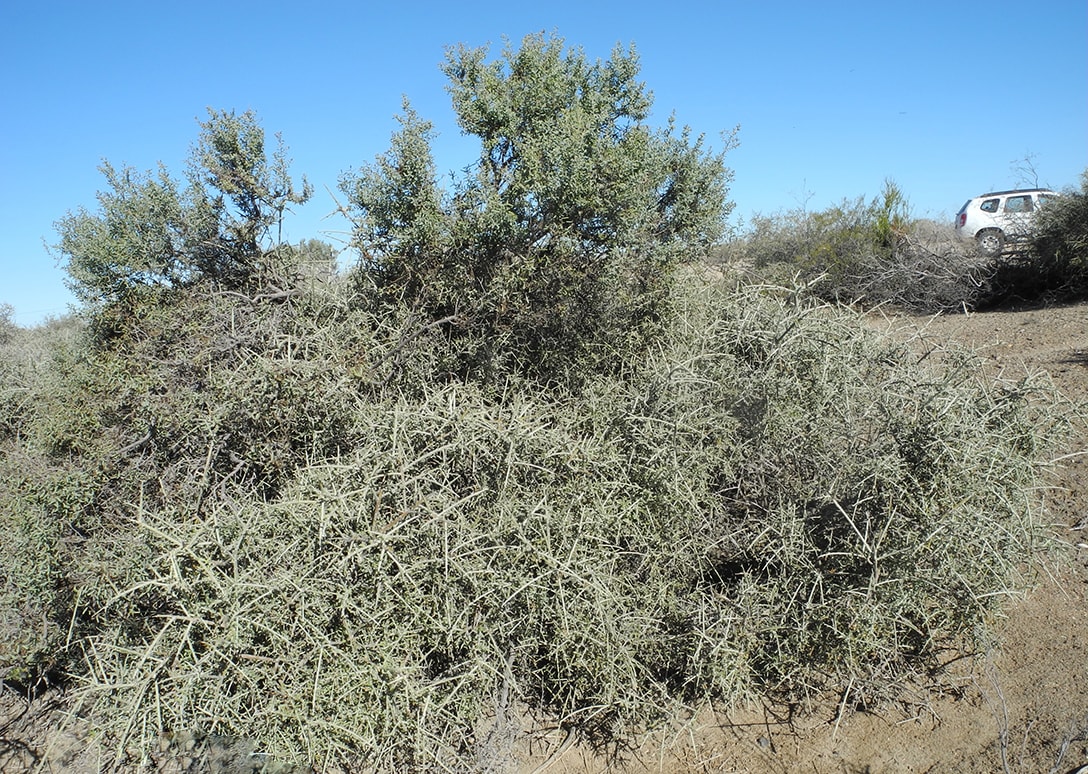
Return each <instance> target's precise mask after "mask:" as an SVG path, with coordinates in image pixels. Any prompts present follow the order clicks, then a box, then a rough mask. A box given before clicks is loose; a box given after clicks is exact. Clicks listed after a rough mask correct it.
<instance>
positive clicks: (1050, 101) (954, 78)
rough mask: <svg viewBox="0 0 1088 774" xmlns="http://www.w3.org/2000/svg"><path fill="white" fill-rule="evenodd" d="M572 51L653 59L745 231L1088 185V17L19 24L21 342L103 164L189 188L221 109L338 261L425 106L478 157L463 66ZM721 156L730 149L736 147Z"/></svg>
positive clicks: (8, 160) (123, 16)
mask: <svg viewBox="0 0 1088 774" xmlns="http://www.w3.org/2000/svg"><path fill="white" fill-rule="evenodd" d="M539 31H549V32H550V31H555V32H557V33H558V34H559V35H560V36H562V37H563V38H565V39H566V42H567V43H568V44H569V45H577V46H581V47H582V48H583V49H584V50H585V51H586V53H587V54H588V55H589V56H590V57H593V58H597V57H601V58H603V57H607V56H608V54H609V53H610V51H611V50H612V48H613V46H614V45H615V44H616V43H622V44H624V45H626V44H628V43H634V44H635V45H636V47H637V49H638V51H639V53H640V55H641V58H642V66H643V71H642V75H643V78H644V80H645V81H646V83H647V85H648V86H649V87H650V89H651V90H652V91H653V92H654V96H655V104H654V114H653V116H652V120H653V121H654V122H655V123H661V124H663V123H664V122H665V121H666V119H667V118H668V116H669V114H670V113H671V112H675V114H676V116H677V119H678V121H679V122H680V123H681V124H688V125H690V126H691V127H692V128H693V129H694V130H695V131H696V132H701V133H705V134H706V135H707V137H708V138H709V139H711V140H714V141H715V142H719V139H718V138H719V135H720V132H721V131H722V130H726V129H729V128H731V127H733V126H734V125H737V124H739V125H740V127H741V130H740V135H739V137H740V143H741V144H740V147H739V148H737V149H736V150H734V151H732V152H731V153H730V154H729V155H728V157H727V161H728V164H729V165H730V166H731V167H732V168H733V170H734V171H735V173H736V177H735V180H734V183H733V186H732V189H731V194H732V198H733V199H734V201H735V202H736V205H737V208H736V211H735V214H734V216H733V218H732V222H733V223H734V224H738V223H740V222H742V221H743V220H744V219H746V218H747V217H750V215H751V214H752V213H753V212H764V213H770V212H774V211H777V210H780V209H788V208H792V207H796V206H798V205H800V204H802V203H803V204H806V205H807V206H808V207H809V209H817V208H820V207H823V206H827V205H830V204H833V203H835V202H838V201H840V200H842V199H843V198H846V197H850V198H853V197H856V196H859V195H865V196H866V197H871V196H873V195H875V194H876V193H877V192H878V191H879V189H880V188H881V185H882V183H883V181H884V179H885V178H891V179H893V180H895V181H896V182H897V183H898V184H899V185H900V187H901V188H902V189H903V190H904V191H905V193H906V194H907V196H908V198H909V199H910V202H911V205H912V207H913V211H914V213H915V214H916V215H918V216H929V217H938V218H950V217H951V216H952V214H953V213H954V212H955V211H956V210H957V209H958V208H959V207H960V205H961V204H962V203H963V202H964V201H965V200H966V199H967V198H969V197H970V196H973V195H976V194H978V193H981V192H983V191H986V190H992V189H997V188H1004V187H1014V186H1015V185H1016V184H1018V183H1022V182H1023V181H1022V180H1021V179H1019V178H1018V175H1017V173H1016V171H1015V169H1014V166H1015V162H1016V160H1018V159H1023V158H1025V157H1026V156H1029V155H1030V156H1031V157H1033V159H1034V164H1035V168H1036V171H1037V173H1038V178H1039V182H1040V183H1042V184H1046V185H1049V186H1052V187H1056V188H1063V187H1066V186H1071V185H1077V184H1078V183H1079V176H1080V173H1081V172H1082V171H1083V170H1084V169H1085V168H1086V167H1088V2H1085V0H1046V1H1045V2H1039V3H1028V2H1025V1H1024V0H1020V1H1019V2H1009V1H1008V0H990V2H987V3H970V2H966V3H949V2H944V1H943V0H941V1H940V2H937V1H932V2H931V1H929V0H918V1H916V2H912V3H879V2H872V1H871V0H869V1H868V2H834V0H828V2H824V3H812V2H755V0H749V2H729V1H727V0H718V1H717V2H703V1H702V0H700V1H699V2H675V3H662V2H656V3H643V2H639V0H622V1H620V0H606V1H605V2H594V1H593V0H577V1H576V2H575V1H572V0H551V1H550V2H534V3H518V2H510V0H504V2H494V1H493V0H487V2H460V3H455V2H449V1H448V0H443V1H442V2H433V1H432V0H415V1H414V2H404V3H392V2H383V3H374V2H366V1H365V0H355V1H354V2H322V0H313V1H312V2H308V3H302V2H291V3H279V2H276V1H275V0H266V1H265V2H251V1H250V0H217V2H207V1H206V0H186V2H171V3H165V2H164V3H160V2H154V1H153V0H141V2H114V1H112V0H100V1H99V2H94V3H92V2H50V1H49V0H5V1H4V2H3V3H2V5H0V79H2V81H0V82H2V84H3V88H2V92H0V93H2V94H3V113H2V115H0V127H2V128H0V181H2V183H3V184H2V186H0V231H2V235H0V303H9V304H12V305H13V306H14V307H15V310H16V315H15V320H16V322H18V323H19V324H21V325H32V324H36V323H38V322H40V321H41V320H42V319H43V318H44V317H45V316H47V315H59V314H63V313H64V312H65V311H66V309H67V305H68V303H70V301H71V297H70V295H69V294H68V292H67V290H66V289H65V287H64V284H63V276H64V275H63V272H62V271H61V270H60V269H59V268H58V267H57V265H56V264H57V258H56V256H54V255H51V254H50V253H49V252H48V251H47V250H46V249H45V247H44V244H47V243H48V244H52V243H53V242H55V241H56V232H55V230H54V227H53V224H54V222H55V221H56V220H57V219H59V218H60V217H62V216H63V215H64V214H65V213H66V212H67V211H69V210H73V209H77V208H79V207H86V208H88V209H92V210H93V209H94V208H95V207H96V201H95V193H96V192H97V191H98V190H99V189H100V188H102V187H104V186H103V179H102V177H101V175H100V173H99V172H98V171H97V167H98V165H99V164H100V163H101V161H102V160H103V159H108V160H109V161H110V162H111V163H113V164H115V165H118V166H121V165H128V166H132V167H135V168H137V169H141V170H147V169H153V168H154V167H155V166H156V165H157V163H158V162H160V161H162V162H163V163H165V164H166V166H167V167H168V168H169V169H170V171H171V172H172V173H173V174H174V176H175V177H178V178H181V177H182V176H183V174H184V164H185V158H186V156H187V154H188V151H189V148H190V146H191V145H192V143H193V142H194V141H195V139H196V135H197V123H196V122H197V120H198V119H203V118H204V117H205V116H206V108H207V107H209V106H210V107H214V108H217V109H222V110H237V111H244V110H247V109H253V110H254V111H256V113H257V115H258V116H259V118H260V120H261V122H262V125H263V126H264V128H265V130H266V132H267V133H268V134H269V135H271V134H273V133H275V132H281V133H282V135H283V138H284V140H285V142H286V143H287V145H288V146H289V149H290V155H291V156H292V157H293V159H294V167H293V169H294V171H295V172H296V174H301V173H305V174H306V176H307V177H308V178H309V180H310V181H311V182H312V183H313V184H314V186H315V188H316V194H315V196H314V199H313V201H312V202H311V203H309V204H308V205H306V206H305V207H302V208H301V209H300V210H299V211H298V212H297V214H296V216H295V217H294V218H293V219H292V220H290V221H289V222H288V231H289V233H288V237H289V238H290V240H291V241H297V240H299V239H303V238H309V237H317V238H324V239H327V240H329V241H335V240H336V238H337V237H338V236H339V233H338V232H343V231H344V230H345V229H346V224H345V223H344V222H343V221H341V220H339V219H337V218H331V219H324V216H325V215H327V214H328V213H329V212H331V211H332V210H333V208H334V204H333V201H332V199H331V197H330V195H329V193H328V192H327V190H326V189H331V190H332V191H334V192H335V191H336V184H337V180H338V178H339V176H340V174H341V173H342V172H343V171H345V170H347V169H353V168H357V167H359V166H360V165H362V164H365V163H368V162H370V161H371V160H373V158H374V156H375V155H376V154H378V153H380V152H382V151H384V150H385V149H386V148H387V147H388V142H389V136H390V134H391V132H392V131H394V129H395V126H396V124H395V122H394V118H393V117H394V115H395V114H397V113H398V112H399V110H400V106H401V97H402V95H407V96H408V97H409V98H410V99H411V100H412V103H413V105H414V107H415V108H416V110H417V111H418V112H419V113H420V114H421V115H422V116H423V117H425V118H427V119H429V120H431V121H433V122H434V124H435V126H436V129H437V130H438V131H439V132H440V133H441V135H440V137H439V140H438V142H437V145H436V148H435V150H436V156H437V161H438V164H439V166H440V168H442V169H453V168H456V167H459V166H462V165H463V164H464V163H466V162H467V161H469V160H470V159H471V158H472V154H473V153H474V152H475V145H474V144H472V143H471V141H470V140H468V139H466V138H462V137H461V136H460V135H459V132H458V129H457V126H456V122H455V119H454V116H453V113H452V110H451V108H450V104H449V99H448V96H447V94H446V92H445V90H444V87H445V83H444V80H443V76H442V74H441V73H440V72H439V69H438V66H439V63H440V62H441V61H442V59H443V52H444V50H445V48H446V47H447V46H449V45H454V44H457V43H466V44H469V45H474V46H475V45H484V44H488V43H490V44H491V46H492V51H493V53H495V54H497V53H498V51H499V49H500V48H501V46H502V41H503V38H504V36H505V37H507V38H510V39H513V40H515V41H518V40H520V39H521V38H522V37H523V36H524V35H526V34H528V33H530V32H539ZM719 144H720V142H719Z"/></svg>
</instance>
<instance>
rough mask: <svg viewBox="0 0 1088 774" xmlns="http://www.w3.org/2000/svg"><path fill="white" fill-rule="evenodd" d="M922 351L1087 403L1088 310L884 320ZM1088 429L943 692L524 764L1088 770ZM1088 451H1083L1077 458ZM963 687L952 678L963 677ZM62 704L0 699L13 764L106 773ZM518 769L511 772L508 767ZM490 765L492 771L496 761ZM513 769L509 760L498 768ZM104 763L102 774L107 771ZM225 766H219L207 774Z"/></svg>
mask: <svg viewBox="0 0 1088 774" xmlns="http://www.w3.org/2000/svg"><path fill="white" fill-rule="evenodd" d="M873 324H874V325H875V326H877V327H885V328H887V329H889V330H890V331H892V333H893V335H896V336H902V337H905V338H913V339H915V341H916V343H917V344H918V345H919V346H921V347H926V346H930V345H932V346H941V345H945V344H948V343H952V342H960V343H963V344H966V345H969V346H971V347H973V348H977V349H979V350H980V351H981V353H982V355H983V357H984V358H985V362H986V365H987V368H988V372H989V375H990V376H992V377H993V378H995V379H1010V380H1013V379H1018V378H1020V377H1021V376H1023V375H1024V374H1025V373H1039V372H1045V373H1047V374H1049V375H1050V377H1051V379H1052V380H1053V382H1054V384H1055V385H1056V386H1057V388H1058V389H1059V390H1060V391H1061V392H1062V393H1063V394H1064V395H1065V396H1067V397H1068V398H1070V399H1072V400H1075V401H1079V402H1082V403H1085V402H1088V304H1080V305H1075V306H1066V307H1058V308H1051V309H1043V310H1033V311H1018V312H993V313H985V314H971V315H955V316H942V317H934V318H928V317H917V318H914V317H890V318H886V319H884V318H874V319H873ZM1086 449H1088V430H1086V429H1085V427H1084V426H1083V425H1081V426H1080V430H1079V432H1078V433H1077V434H1076V435H1075V436H1074V437H1072V438H1071V439H1070V441H1069V442H1068V448H1067V449H1065V454H1068V455H1072V456H1068V457H1067V458H1066V459H1065V460H1064V461H1063V464H1062V467H1060V468H1059V469H1058V470H1057V471H1056V473H1055V475H1054V478H1053V481H1052V482H1051V484H1052V488H1051V489H1050V490H1049V492H1048V494H1047V500H1048V503H1049V510H1050V513H1049V518H1050V519H1051V521H1052V522H1053V528H1052V529H1053V534H1054V536H1055V538H1056V539H1057V541H1058V542H1059V543H1060V544H1061V546H1062V547H1061V549H1060V550H1057V551H1055V552H1054V553H1053V555H1051V556H1049V557H1048V558H1047V560H1046V561H1045V563H1044V565H1043V566H1042V567H1040V568H1039V571H1038V574H1037V580H1036V584H1035V586H1034V587H1033V588H1031V589H1030V590H1029V591H1028V592H1027V593H1026V594H1025V595H1023V596H1022V597H1020V598H1018V599H1015V600H1013V601H1012V602H1010V604H1008V605H1007V607H1006V609H1005V613H1006V615H1005V617H1004V618H1003V619H1002V620H1000V621H998V622H996V625H995V631H996V637H995V638H994V643H993V645H992V646H991V647H989V648H988V649H986V650H984V652H982V653H979V654H977V655H976V656H974V657H972V658H963V659H959V660H957V661H955V662H954V663H952V664H950V665H949V667H948V670H949V673H948V675H946V678H945V680H943V681H942V685H943V687H942V688H940V689H934V688H932V687H927V686H917V687H916V689H913V690H911V691H909V692H908V693H907V694H906V695H905V696H904V698H903V701H902V702H901V703H899V704H896V705H894V706H888V707H881V708H876V709H870V710H868V711H857V710H852V711H848V712H843V711H841V709H842V708H840V707H839V706H838V705H837V703H836V702H835V701H834V700H833V697H829V700H828V701H827V702H826V703H825V704H824V705H822V706H820V705H816V706H813V707H810V708H808V709H807V711H806V712H805V713H804V714H803V715H799V716H794V717H792V718H786V717H781V716H780V714H779V712H778V710H776V709H775V708H773V707H753V708H748V709H746V710H744V711H739V712H735V713H730V714H729V715H724V714H714V713H709V712H708V713H705V714H703V715H700V716H699V717H696V718H694V719H692V720H691V721H690V722H689V723H687V724H686V725H684V726H682V727H678V728H676V729H672V730H671V731H669V732H668V733H664V734H661V733H659V734H655V735H653V736H651V737H649V738H647V739H646V740H645V742H644V744H643V745H642V747H641V748H640V749H638V750H635V751H632V752H629V753H628V754H626V755H625V756H623V758H622V759H620V760H617V759H614V758H610V757H608V756H602V755H598V754H594V753H593V751H592V750H589V749H587V748H584V747H582V746H580V745H579V744H577V743H574V742H572V740H570V739H567V738H565V737H564V736H563V734H562V733H561V732H555V733H554V734H551V735H549V734H547V733H544V732H541V733H539V734H536V735H534V736H533V737H532V738H531V742H526V743H525V744H523V745H520V747H521V752H522V753H523V757H522V760H521V762H520V765H514V767H513V769H514V770H520V771H522V772H525V773H526V774H529V773H530V772H534V773H535V772H541V771H547V772H549V774H574V773H575V772H589V771H592V772H598V771H624V772H627V771H630V772H644V771H663V772H819V773H821V774H822V773H823V772H834V773H836V774H837V773H839V772H842V773H843V774H847V773H849V774H853V773H855V772H857V773H859V774H860V773H861V772H868V773H869V774H878V773H880V772H897V773H898V772H915V773H916V772H967V773H974V772H1016V773H1017V774H1021V773H1022V774H1027V773H1028V772H1031V773H1035V772H1043V773H1047V772H1049V773H1051V774H1067V773H1068V772H1073V771H1076V770H1077V769H1078V768H1079V767H1080V766H1083V765H1088V455H1084V454H1083V453H1084V452H1085V450H1086ZM1078 453H1080V454H1081V455H1082V456H1077V455H1078ZM949 677H951V679H949ZM62 708H63V696H57V695H53V696H46V697H43V698H41V699H39V700H38V701H37V702H35V703H34V704H32V705H29V706H28V705H27V704H26V702H25V701H23V700H22V699H21V698H20V697H16V696H12V695H11V694H10V693H8V694H5V695H4V696H0V770H3V771H26V770H31V769H32V767H33V766H34V765H37V766H38V770H41V771H84V770H94V769H93V768H88V767H90V766H93V764H91V763H90V759H89V758H88V757H87V756H86V751H85V750H82V749H81V747H82V746H83V745H82V743H81V741H80V738H79V735H78V731H77V733H76V734H75V735H73V734H71V733H63V732H58V731H57V728H56V726H57V719H58V718H59V717H60V713H61V710H62ZM47 748H48V752H45V751H46V749H47ZM505 762H506V763H512V761H511V760H510V759H509V758H507V759H506V761H505ZM490 763H491V765H490V766H488V765H485V766H483V767H482V768H481V771H485V770H488V771H491V770H496V769H494V768H493V767H494V765H495V764H496V763H498V761H496V760H494V759H493V760H492V761H490ZM499 766H500V770H501V769H505V766H502V764H499ZM95 768H97V767H95ZM189 770H190V771H192V770H205V771H214V770H220V767H218V766H215V765H214V764H213V765H211V766H204V767H199V768H198V767H193V768H191V769H189Z"/></svg>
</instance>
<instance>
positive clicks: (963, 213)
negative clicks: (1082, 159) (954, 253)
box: [956, 188, 1058, 256]
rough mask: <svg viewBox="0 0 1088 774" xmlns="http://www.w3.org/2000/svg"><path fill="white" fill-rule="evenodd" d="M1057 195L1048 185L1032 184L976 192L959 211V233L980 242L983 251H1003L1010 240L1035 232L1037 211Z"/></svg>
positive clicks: (957, 234)
mask: <svg viewBox="0 0 1088 774" xmlns="http://www.w3.org/2000/svg"><path fill="white" fill-rule="evenodd" d="M1057 195H1058V194H1056V193H1054V192H1053V191H1050V190H1047V189H1045V188H1029V189H1024V190H1019V191H994V192H993V193H988V194H983V195H982V196H976V197H975V198H974V199H970V200H968V202H967V203H966V204H965V205H963V207H961V208H960V211H959V212H958V213H956V236H957V237H959V238H960V239H963V240H965V241H974V242H975V243H977V244H978V249H979V251H980V252H982V253H983V255H989V256H994V255H999V254H1000V253H1001V251H1002V250H1004V249H1005V243H1006V242H1019V241H1023V240H1024V239H1026V238H1027V237H1029V236H1030V235H1031V225H1032V220H1033V219H1034V216H1035V211H1036V210H1038V209H1039V206H1040V205H1042V204H1043V203H1044V202H1046V200H1047V199H1048V198H1050V197H1053V196H1057Z"/></svg>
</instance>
